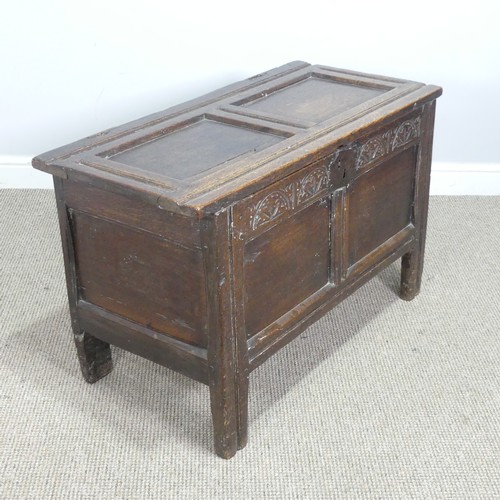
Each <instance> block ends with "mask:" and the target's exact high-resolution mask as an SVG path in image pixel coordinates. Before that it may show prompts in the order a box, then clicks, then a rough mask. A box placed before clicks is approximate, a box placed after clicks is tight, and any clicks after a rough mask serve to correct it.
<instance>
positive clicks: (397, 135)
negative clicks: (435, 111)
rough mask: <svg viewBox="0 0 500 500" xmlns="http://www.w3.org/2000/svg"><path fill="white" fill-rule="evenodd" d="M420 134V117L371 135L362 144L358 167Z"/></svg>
mask: <svg viewBox="0 0 500 500" xmlns="http://www.w3.org/2000/svg"><path fill="white" fill-rule="evenodd" d="M419 136H420V117H416V118H412V119H411V120H406V121H404V122H403V123H401V124H399V125H398V126H397V127H394V128H393V129H391V130H388V131H387V132H384V133H383V134H380V135H376V136H374V137H371V138H370V139H368V140H367V141H366V142H364V143H363V144H362V145H361V148H360V149H359V153H358V156H357V160H356V168H361V167H364V166H365V165H368V164H369V163H371V162H373V161H375V160H378V159H379V158H381V157H382V156H385V155H386V154H389V153H391V152H392V151H395V150H396V149H398V148H400V147H402V146H404V145H406V144H408V143H409V142H411V141H413V140H414V139H416V138H418V137H419Z"/></svg>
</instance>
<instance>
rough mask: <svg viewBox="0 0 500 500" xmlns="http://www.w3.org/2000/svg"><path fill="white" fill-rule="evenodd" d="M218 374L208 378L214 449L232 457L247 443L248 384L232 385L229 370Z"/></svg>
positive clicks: (221, 455)
mask: <svg viewBox="0 0 500 500" xmlns="http://www.w3.org/2000/svg"><path fill="white" fill-rule="evenodd" d="M226 375H227V376H224V375H222V374H220V376H219V377H215V376H214V377H213V378H212V379H211V381H210V402H211V409H212V421H213V428H214V445H215V452H216V453H217V455H219V456H220V457H222V458H226V459H228V458H231V457H232V456H234V454H235V453H236V451H237V450H239V449H242V448H244V447H245V445H246V442H247V421H248V418H247V409H248V405H247V395H248V386H239V385H236V384H235V377H234V374H232V373H227V374H226Z"/></svg>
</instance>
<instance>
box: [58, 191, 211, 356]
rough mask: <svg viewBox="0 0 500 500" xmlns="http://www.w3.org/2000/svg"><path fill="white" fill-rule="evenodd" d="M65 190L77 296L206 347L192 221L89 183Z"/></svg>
mask: <svg viewBox="0 0 500 500" xmlns="http://www.w3.org/2000/svg"><path fill="white" fill-rule="evenodd" d="M66 193H67V194H68V196H67V199H66V203H67V205H68V212H69V216H70V221H71V229H72V235H73V241H74V249H75V265H76V275H77V283H78V297H79V299H81V300H84V301H85V302H87V303H90V304H94V305H95V306H98V307H100V308H102V309H103V310H105V311H108V312H109V313H113V314H116V315H119V316H120V317H122V318H125V319H126V320H129V321H132V322H134V323H137V324H139V325H141V326H143V327H145V328H148V329H151V330H153V331H156V332H159V333H161V334H164V335H167V336H169V337H171V338H173V339H177V340H180V341H182V342H186V343H188V344H191V345H194V346H199V347H203V348H206V346H207V317H206V316H207V315H206V309H207V302H206V291H205V278H204V268H203V258H202V252H201V248H200V246H198V242H199V234H197V233H196V227H195V225H194V224H193V223H192V221H191V220H189V219H186V218H184V217H181V216H177V215H175V216H172V214H169V213H168V212H165V211H164V210H160V209H156V208H155V207H147V208H146V209H144V210H141V209H140V207H139V206H136V204H135V201H134V200H133V199H130V200H128V199H126V198H124V197H122V196H117V195H112V194H108V193H106V196H104V195H103V193H102V192H101V191H100V190H99V189H95V188H90V187H88V186H86V187H83V189H82V190H81V191H80V190H78V188H77V187H76V186H74V185H70V186H67V189H66ZM197 238H198V241H197ZM178 239H181V240H182V241H181V242H179V241H176V240H178Z"/></svg>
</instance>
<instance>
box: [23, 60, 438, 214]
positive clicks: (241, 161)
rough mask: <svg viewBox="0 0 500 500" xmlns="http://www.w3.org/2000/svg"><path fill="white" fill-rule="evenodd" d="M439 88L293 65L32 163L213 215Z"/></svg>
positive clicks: (186, 210)
mask: <svg viewBox="0 0 500 500" xmlns="http://www.w3.org/2000/svg"><path fill="white" fill-rule="evenodd" d="M440 93H441V89H440V88H438V87H434V86H425V85H424V84H421V83H416V82H410V81H406V80H398V79H394V78H386V77H380V76H373V75H366V74H362V73H355V72H348V71H344V70H338V69H333V68H327V67H324V66H319V65H317V66H311V65H310V64H307V63H304V62H300V61H297V62H293V63H289V64H287V65H285V66H281V67H279V68H276V69H274V70H272V71H269V72H267V73H262V74H260V75H257V76H255V77H252V78H249V79H248V80H244V81H242V82H238V83H236V84H233V85H230V86H228V87H225V88H223V89H220V90H219V91H216V92H213V93H211V94H207V95H205V96H203V97H200V98H198V99H195V100H193V101H189V102H187V103H185V104H182V105H179V106H176V107H173V108H170V109H167V110H165V111H162V112H160V113H156V114H154V115H150V116H147V117H145V118H142V119H140V120H137V121H134V122H131V123H128V124H126V125H123V126H120V127H116V128H113V129H109V130H107V131H105V132H102V133H100V134H97V135H94V136H92V137H89V138H86V139H83V140H81V141H78V142H75V143H73V144H70V145H68V146H65V147H62V148H59V149H56V150H54V151H51V152H49V153H45V154H43V155H40V156H38V157H36V158H34V160H33V166H34V167H35V168H39V169H40V170H44V171H47V172H50V173H52V174H54V175H57V176H61V177H64V178H74V179H79V180H82V181H87V182H92V183H93V184H95V185H103V186H106V187H107V188H110V189H115V190H126V191H128V190H133V191H136V192H137V193H138V194H139V195H140V196H142V197H144V198H147V199H149V200H150V201H151V200H152V201H153V202H154V203H155V204H158V205H160V206H162V207H165V208H169V209H171V210H175V211H178V212H181V213H192V212H198V213H199V214H200V213H204V212H213V211H216V210H219V209H220V208H222V207H224V206H227V205H228V204H230V203H232V202H234V201H235V200H237V199H239V198H240V197H243V196H245V195H247V194H248V193H250V192H252V191H254V190H256V189H258V188H259V187H262V186H263V185H265V184H266V183H269V182H271V181H274V180H277V179H279V178H281V177H283V176H285V175H288V174H290V173H292V172H293V171H294V170H296V169H298V168H300V166H301V165H304V164H305V163H307V162H310V161H313V160H316V159H318V158H320V157H321V155H323V156H324V155H327V154H329V152H331V149H332V147H334V146H335V143H340V142H341V141H342V140H345V139H346V138H347V137H348V136H349V137H353V134H354V135H355V133H356V131H360V130H362V129H363V128H365V127H366V126H368V125H369V124H370V123H372V122H374V121H380V120H383V119H384V118H387V117H388V116H393V115H395V114H397V113H399V112H401V111H402V110H404V109H406V108H408V107H411V106H413V105H415V104H421V103H424V102H426V101H428V100H431V99H433V98H436V97H437V96H438V95H439V94H440Z"/></svg>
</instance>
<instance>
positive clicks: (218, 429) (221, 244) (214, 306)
mask: <svg viewBox="0 0 500 500" xmlns="http://www.w3.org/2000/svg"><path fill="white" fill-rule="evenodd" d="M231 214H232V212H231V210H230V209H228V210H223V211H220V212H218V213H216V214H214V215H213V216H212V217H210V218H206V219H204V223H203V253H204V256H205V269H206V283H207V296H208V315H209V331H208V369H209V387H210V402H211V409H212V418H213V427H214V442H215V451H216V453H217V454H218V455H219V456H220V457H222V458H231V457H232V456H233V455H234V454H235V453H236V451H237V450H238V449H241V448H243V447H244V446H245V444H246V429H247V395H248V376H247V373H246V370H244V369H243V367H241V366H240V361H239V360H240V357H239V355H238V349H239V348H240V347H241V346H240V345H239V341H238V334H237V328H236V326H235V312H234V311H235V306H234V286H233V282H234V273H233V255H232V253H233V247H232V235H231V233H232V231H231V225H232V216H231ZM240 370H241V371H240Z"/></svg>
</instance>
